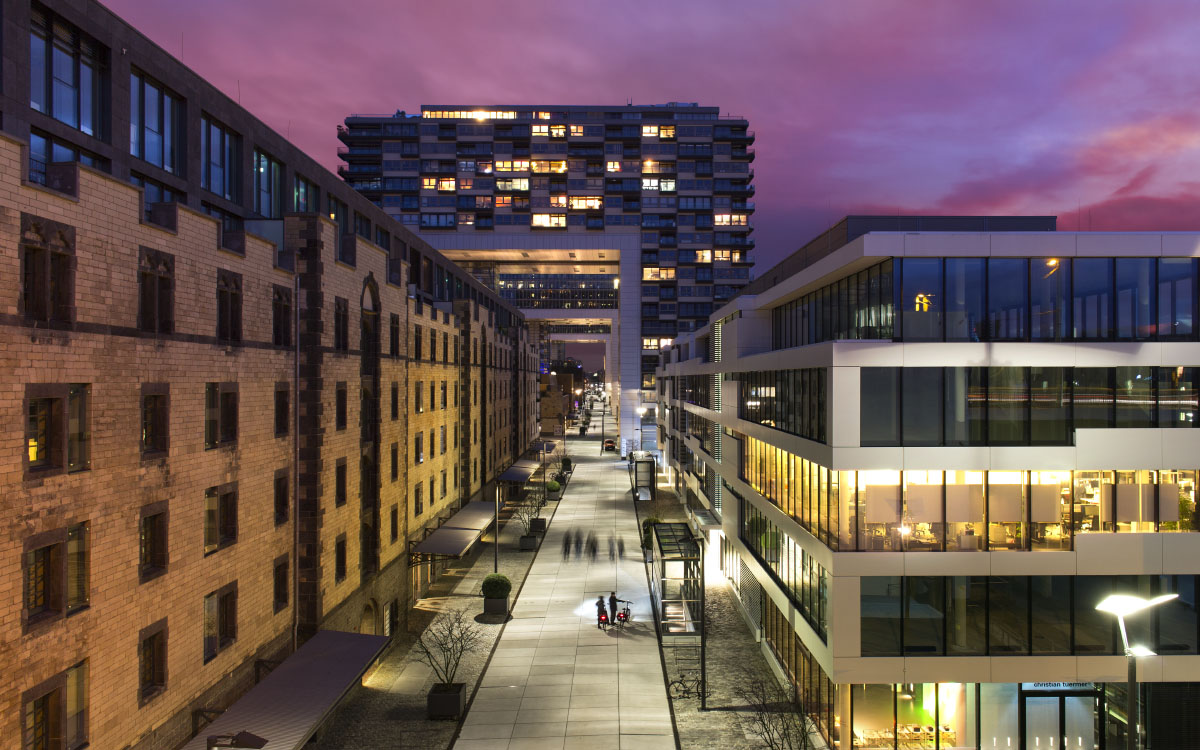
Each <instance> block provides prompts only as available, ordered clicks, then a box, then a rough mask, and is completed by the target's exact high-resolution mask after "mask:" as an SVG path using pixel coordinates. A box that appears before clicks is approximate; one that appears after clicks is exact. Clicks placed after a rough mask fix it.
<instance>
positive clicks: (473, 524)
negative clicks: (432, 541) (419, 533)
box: [434, 502, 496, 534]
mask: <svg viewBox="0 0 1200 750" xmlns="http://www.w3.org/2000/svg"><path fill="white" fill-rule="evenodd" d="M495 517H496V506H495V505H493V504H492V503H485V502H474V503H467V504H466V505H464V506H463V507H461V508H459V509H458V512H457V513H455V514H454V515H452V516H450V518H449V519H447V521H446V522H445V523H444V524H442V525H441V527H440V528H443V529H472V530H474V531H480V530H482V529H485V528H487V525H488V524H489V523H491V522H492V519H493V518H495ZM434 533H435V534H436V533H437V532H436V531H435V532H434Z"/></svg>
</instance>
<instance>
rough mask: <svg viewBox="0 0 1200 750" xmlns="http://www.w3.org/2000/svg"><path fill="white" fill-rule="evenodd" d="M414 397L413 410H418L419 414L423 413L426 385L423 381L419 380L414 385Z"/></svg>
mask: <svg viewBox="0 0 1200 750" xmlns="http://www.w3.org/2000/svg"><path fill="white" fill-rule="evenodd" d="M413 399H414V401H413V410H414V411H416V412H417V414H421V413H422V412H424V411H425V387H424V384H423V383H421V381H420V380H418V381H417V382H416V385H415V386H414V387H413Z"/></svg>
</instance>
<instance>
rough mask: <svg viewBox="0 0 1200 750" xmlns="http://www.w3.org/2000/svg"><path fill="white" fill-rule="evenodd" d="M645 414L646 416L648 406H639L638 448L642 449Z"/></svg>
mask: <svg viewBox="0 0 1200 750" xmlns="http://www.w3.org/2000/svg"><path fill="white" fill-rule="evenodd" d="M644 416H646V407H644V406H639V407H638V408H637V417H638V423H637V433H638V441H637V450H641V449H642V417H644Z"/></svg>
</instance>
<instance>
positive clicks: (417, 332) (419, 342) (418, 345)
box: [413, 326, 425, 360]
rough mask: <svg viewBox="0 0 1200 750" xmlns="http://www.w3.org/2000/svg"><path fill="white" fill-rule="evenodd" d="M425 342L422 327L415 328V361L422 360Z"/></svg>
mask: <svg viewBox="0 0 1200 750" xmlns="http://www.w3.org/2000/svg"><path fill="white" fill-rule="evenodd" d="M424 340H425V339H424V337H423V336H422V332H421V326H413V359H418V360H419V359H421V349H422V346H423V342H424Z"/></svg>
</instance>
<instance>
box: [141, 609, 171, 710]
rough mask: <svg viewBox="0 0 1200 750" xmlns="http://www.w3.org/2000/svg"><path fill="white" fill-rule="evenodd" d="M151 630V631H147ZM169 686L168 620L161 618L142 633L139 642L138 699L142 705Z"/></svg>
mask: <svg viewBox="0 0 1200 750" xmlns="http://www.w3.org/2000/svg"><path fill="white" fill-rule="evenodd" d="M147 631H150V632H147ZM166 687H167V621H166V619H165V618H164V619H162V620H159V621H158V622H157V623H155V624H154V625H151V626H150V627H149V628H146V629H144V630H143V631H142V633H141V639H140V642H139V644H138V701H139V704H140V705H145V704H146V702H148V701H149V700H151V699H152V698H154V697H155V696H156V695H158V694H159V693H161V692H162V691H163V690H165V689H166Z"/></svg>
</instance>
